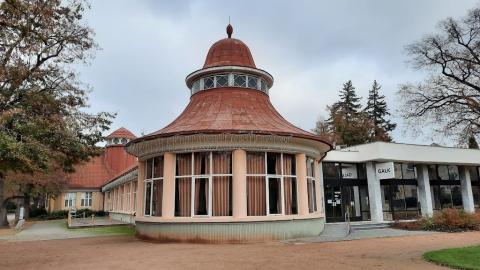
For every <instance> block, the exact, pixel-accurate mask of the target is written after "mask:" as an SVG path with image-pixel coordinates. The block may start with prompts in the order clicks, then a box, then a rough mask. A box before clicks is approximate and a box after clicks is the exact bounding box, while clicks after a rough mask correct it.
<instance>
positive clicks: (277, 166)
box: [267, 153, 282, 175]
mask: <svg viewBox="0 0 480 270" xmlns="http://www.w3.org/2000/svg"><path fill="white" fill-rule="evenodd" d="M281 166H282V160H281V158H280V154H279V153H267V174H277V175H281V174H282V167H281Z"/></svg>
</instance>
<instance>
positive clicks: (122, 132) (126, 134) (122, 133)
mask: <svg viewBox="0 0 480 270" xmlns="http://www.w3.org/2000/svg"><path fill="white" fill-rule="evenodd" d="M106 138H107V139H110V138H125V139H136V138H137V136H135V134H133V133H132V132H131V131H130V130H128V129H126V128H124V127H121V128H119V129H117V130H115V131H114V132H112V133H111V134H110V135H108V136H107V137H106Z"/></svg>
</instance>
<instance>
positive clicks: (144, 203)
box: [135, 155, 165, 217]
mask: <svg viewBox="0 0 480 270" xmlns="http://www.w3.org/2000/svg"><path fill="white" fill-rule="evenodd" d="M158 157H162V162H163V163H164V164H163V165H162V166H165V159H164V156H163V155H160V156H155V157H152V158H149V159H147V160H145V179H144V180H143V216H145V217H161V216H162V215H163V213H162V215H160V216H154V215H152V212H153V211H152V209H153V185H154V182H155V181H162V186H163V178H164V176H163V172H162V177H155V159H156V158H158ZM149 160H152V168H151V170H152V171H151V176H152V178H146V177H147V175H148V165H147V162H148V161H149ZM148 183H150V204H149V205H150V208H149V210H150V211H149V212H150V213H149V214H148V215H147V214H146V211H145V210H146V206H147V202H146V198H147V184H148ZM137 186H138V185H137ZM136 194H137V192H136V191H135V195H136ZM162 200H163V194H162ZM135 211H136V209H135Z"/></svg>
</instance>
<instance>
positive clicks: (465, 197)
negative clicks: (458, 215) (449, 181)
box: [458, 166, 475, 213]
mask: <svg viewBox="0 0 480 270" xmlns="http://www.w3.org/2000/svg"><path fill="white" fill-rule="evenodd" d="M458 171H459V173H460V183H461V185H462V202H463V209H464V210H465V211H466V212H469V213H473V212H475V205H474V204H473V193H472V183H471V182H470V171H469V170H468V168H467V167H465V166H459V167H458Z"/></svg>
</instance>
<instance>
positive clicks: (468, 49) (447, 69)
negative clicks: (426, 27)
mask: <svg viewBox="0 0 480 270" xmlns="http://www.w3.org/2000/svg"><path fill="white" fill-rule="evenodd" d="M406 50H407V52H408V54H409V55H410V56H411V63H412V64H413V67H414V68H416V69H418V70H423V71H426V72H427V73H428V75H427V77H426V79H425V80H424V81H423V82H420V83H416V84H414V83H406V84H403V85H401V87H400V90H399V95H400V98H401V101H402V106H401V112H402V115H403V117H404V118H405V119H406V120H407V123H409V124H411V125H412V124H413V125H417V126H418V125H423V126H425V125H429V126H433V127H434V129H435V131H438V132H442V133H443V134H445V135H447V136H452V135H454V136H457V138H458V139H460V140H461V141H465V139H466V138H465V136H471V135H474V136H478V135H479V134H480V8H475V9H473V10H470V11H469V12H468V14H467V16H466V17H464V18H462V19H454V18H447V19H446V20H443V21H441V22H440V23H439V25H438V32H437V33H435V34H431V35H427V36H425V37H424V38H423V39H422V40H420V41H417V42H415V43H413V44H410V45H408V46H407V47H406Z"/></svg>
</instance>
